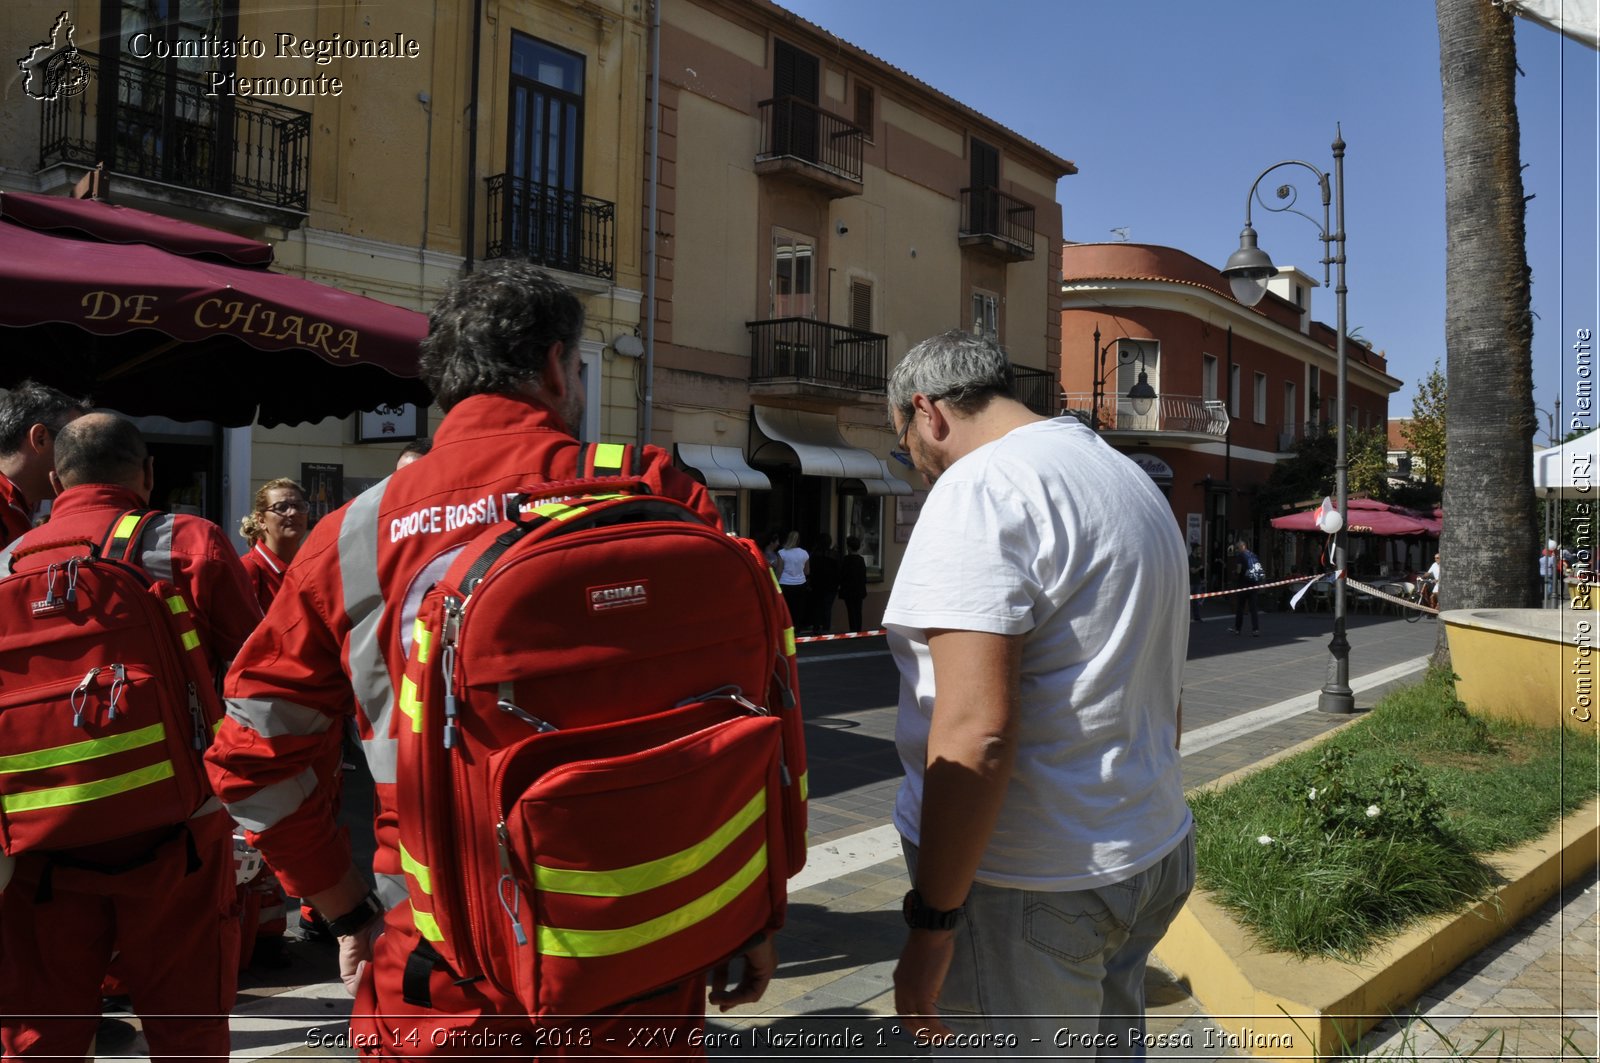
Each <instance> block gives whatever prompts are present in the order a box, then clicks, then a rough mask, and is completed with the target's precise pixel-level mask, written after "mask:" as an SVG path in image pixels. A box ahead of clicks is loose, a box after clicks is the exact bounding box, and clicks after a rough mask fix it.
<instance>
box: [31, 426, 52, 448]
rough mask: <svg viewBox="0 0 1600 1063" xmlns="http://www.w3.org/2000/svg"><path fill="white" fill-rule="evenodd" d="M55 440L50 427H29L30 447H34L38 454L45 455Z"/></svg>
mask: <svg viewBox="0 0 1600 1063" xmlns="http://www.w3.org/2000/svg"><path fill="white" fill-rule="evenodd" d="M54 439H55V437H54V436H53V435H52V434H51V432H50V426H49V425H43V424H36V425H30V426H29V427H28V446H30V447H32V448H33V450H34V453H36V454H43V453H44V452H45V450H46V449H48V448H49V446H50V444H51V443H52V442H54Z"/></svg>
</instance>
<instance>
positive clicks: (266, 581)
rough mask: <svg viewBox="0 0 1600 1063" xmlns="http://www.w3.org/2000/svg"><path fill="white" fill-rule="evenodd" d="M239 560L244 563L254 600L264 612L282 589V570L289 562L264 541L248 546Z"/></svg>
mask: <svg viewBox="0 0 1600 1063" xmlns="http://www.w3.org/2000/svg"><path fill="white" fill-rule="evenodd" d="M239 560H240V562H242V563H243V564H244V574H245V575H246V576H248V577H249V578H250V587H251V589H252V590H254V591H255V593H256V601H258V602H260V603H261V611H262V612H263V613H265V612H266V611H267V610H268V609H269V608H271V606H272V599H274V598H276V597H277V596H278V591H280V590H281V589H283V570H284V569H286V568H288V567H289V562H287V561H285V560H284V559H283V558H281V557H279V556H278V555H277V554H275V553H273V552H272V550H271V549H270V548H268V546H267V544H266V543H264V542H259V543H256V544H255V545H254V546H252V547H250V549H249V550H247V551H245V552H244V554H242V555H241V556H240V557H239Z"/></svg>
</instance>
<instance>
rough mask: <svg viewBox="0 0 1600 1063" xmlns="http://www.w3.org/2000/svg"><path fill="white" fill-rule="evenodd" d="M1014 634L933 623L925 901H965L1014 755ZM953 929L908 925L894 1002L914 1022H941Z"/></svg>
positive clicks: (922, 879) (1018, 652) (921, 870)
mask: <svg viewBox="0 0 1600 1063" xmlns="http://www.w3.org/2000/svg"><path fill="white" fill-rule="evenodd" d="M1024 637H1025V636H1023V635H992V634H988V633H985V632H978V631H932V632H929V636H928V649H929V652H930V654H931V656H932V658H933V674H934V689H935V690H936V691H937V693H936V695H935V697H936V700H935V703H934V709H933V720H932V725H931V729H930V731H929V734H928V759H927V770H926V773H925V776H924V779H923V786H922V838H921V841H920V843H919V845H918V850H917V880H916V888H917V892H918V893H920V894H921V895H922V900H923V903H924V904H925V905H926V906H927V907H929V908H935V909H939V910H949V909H952V908H958V907H960V906H961V905H962V904H964V903H965V902H966V899H967V894H968V892H970V890H971V889H972V880H973V877H974V876H975V875H976V874H977V872H978V863H979V861H980V860H981V859H982V857H983V852H984V850H985V849H986V848H988V845H989V836H990V835H991V834H992V833H993V832H994V825H995V821H996V820H997V819H998V818H999V815H1000V806H1001V805H1002V803H1003V802H1004V801H1005V795H1006V787H1007V786H1008V784H1009V783H1010V780H1011V767H1012V764H1013V763H1014V762H1015V760H1016V731H1017V694H1018V689H1019V686H1020V683H1021V673H1022V645H1023V639H1024ZM954 940H955V932H954V931H953V930H912V931H910V936H909V937H908V939H907V941H906V946H905V948H904V950H902V952H901V954H900V963H899V965H898V966H897V967H896V968H895V973H894V983H895V1010H896V1011H897V1012H898V1013H899V1014H900V1016H901V1017H902V1018H903V1019H904V1020H905V1021H906V1022H907V1023H908V1024H909V1025H910V1026H911V1028H912V1029H913V1030H914V1031H915V1030H932V1031H936V1032H944V1031H945V1027H944V1025H943V1024H942V1023H940V1022H939V1021H938V1019H936V1018H934V1017H933V1016H935V1015H936V1009H935V1001H936V1000H937V999H938V997H939V990H940V987H942V986H943V985H944V979H945V974H946V973H947V972H948V970H949V968H950V959H951V956H952V952H953V948H954Z"/></svg>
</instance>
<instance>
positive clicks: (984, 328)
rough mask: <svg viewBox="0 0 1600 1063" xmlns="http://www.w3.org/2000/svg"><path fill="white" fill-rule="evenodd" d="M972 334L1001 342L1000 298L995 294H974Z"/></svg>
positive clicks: (976, 292)
mask: <svg viewBox="0 0 1600 1063" xmlns="http://www.w3.org/2000/svg"><path fill="white" fill-rule="evenodd" d="M972 334H973V335H974V336H982V337H984V338H985V339H989V340H993V341H994V342H995V343H999V342H1000V297H999V296H998V295H995V294H994V293H993V292H978V291H975V292H973V293H972Z"/></svg>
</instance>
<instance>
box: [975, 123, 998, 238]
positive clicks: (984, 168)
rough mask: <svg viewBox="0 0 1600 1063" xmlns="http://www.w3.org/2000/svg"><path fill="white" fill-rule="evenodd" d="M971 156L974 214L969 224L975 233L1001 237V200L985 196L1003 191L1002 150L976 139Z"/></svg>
mask: <svg viewBox="0 0 1600 1063" xmlns="http://www.w3.org/2000/svg"><path fill="white" fill-rule="evenodd" d="M969 154H970V156H971V159H970V160H969V161H970V163H971V166H972V169H971V173H970V176H971V182H972V210H971V217H970V218H969V219H968V224H969V225H970V226H971V227H972V228H971V231H972V232H975V233H998V232H1000V231H1001V230H1000V199H999V197H998V196H994V195H984V194H983V193H984V192H987V191H989V190H991V189H995V188H999V187H1000V149H999V148H996V147H993V146H991V145H989V144H985V143H984V142H983V141H981V140H979V139H978V138H977V137H973V138H972V140H971V142H970V151H969Z"/></svg>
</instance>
